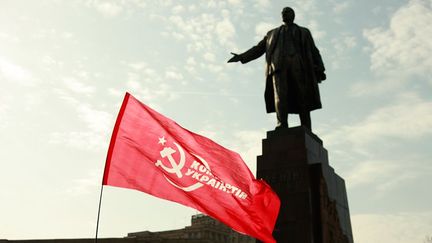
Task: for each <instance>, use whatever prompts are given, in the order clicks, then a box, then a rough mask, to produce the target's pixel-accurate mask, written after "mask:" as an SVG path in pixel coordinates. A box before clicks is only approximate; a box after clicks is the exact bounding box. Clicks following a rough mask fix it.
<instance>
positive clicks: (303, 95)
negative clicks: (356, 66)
mask: <svg viewBox="0 0 432 243" xmlns="http://www.w3.org/2000/svg"><path fill="white" fill-rule="evenodd" d="M294 17H295V13H294V10H293V9H292V8H290V7H286V8H284V9H283V10H282V20H283V22H284V24H283V25H282V26H280V27H278V28H275V29H273V30H270V31H269V32H268V33H267V35H266V36H265V37H264V39H263V40H261V41H260V42H259V43H258V44H257V45H256V46H254V47H252V48H251V49H249V50H247V51H246V52H244V53H242V54H235V53H231V54H233V55H234V56H233V57H232V58H231V59H230V60H228V62H239V61H240V62H241V63H247V62H249V61H252V60H255V59H257V58H258V57H260V56H262V55H263V54H264V53H265V54H266V71H265V74H266V88H265V94H264V96H265V101H266V109H267V113H271V112H276V115H277V121H278V123H277V126H276V129H279V128H284V127H286V128H287V127H288V114H289V113H292V114H299V116H300V122H301V125H303V126H305V127H307V128H309V129H310V130H311V129H312V124H311V118H310V111H312V110H315V109H320V108H321V107H322V106H321V100H320V94H319V89H318V83H320V82H321V81H322V80H325V79H326V75H325V73H324V71H325V68H324V63H323V61H322V59H321V55H320V53H319V50H318V48H317V47H316V46H315V44H314V41H313V38H312V35H311V33H310V31H309V30H308V29H307V28H304V27H301V26H299V25H297V24H295V23H294Z"/></svg>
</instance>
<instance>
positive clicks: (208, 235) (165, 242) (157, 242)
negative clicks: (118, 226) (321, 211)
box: [0, 214, 255, 243]
mask: <svg viewBox="0 0 432 243" xmlns="http://www.w3.org/2000/svg"><path fill="white" fill-rule="evenodd" d="M54 242H59V243H93V242H94V239H47V240H1V239H0V243H54ZM98 242H100V243H255V239H254V238H252V237H249V236H246V235H243V234H240V233H237V232H236V231H234V230H232V229H231V228H229V227H228V226H226V225H224V224H222V223H220V222H219V221H217V220H215V219H213V218H211V217H209V216H206V215H203V214H197V215H193V216H192V220H191V225H190V226H186V227H185V228H183V229H176V230H168V231H159V232H151V231H140V232H133V233H129V234H128V235H127V236H126V237H123V238H102V239H98Z"/></svg>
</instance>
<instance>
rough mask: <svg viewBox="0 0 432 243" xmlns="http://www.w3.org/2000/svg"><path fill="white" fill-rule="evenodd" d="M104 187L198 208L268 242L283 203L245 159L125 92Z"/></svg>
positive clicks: (232, 226) (106, 169)
mask: <svg viewBox="0 0 432 243" xmlns="http://www.w3.org/2000/svg"><path fill="white" fill-rule="evenodd" d="M103 185H109V186H115V187H122V188H129V189H134V190H138V191H142V192H145V193H148V194H151V195H153V196H156V197H159V198H163V199H166V200H170V201H173V202H177V203H180V204H183V205H186V206H189V207H192V208H195V209H197V210H199V211H201V212H203V213H205V214H207V215H209V216H211V217H213V218H215V219H217V220H219V221H221V222H223V223H225V224H226V225H228V226H229V227H231V228H232V229H234V230H236V231H238V232H241V233H244V234H247V235H250V236H252V237H255V238H257V239H259V240H261V241H264V242H269V243H270V242H276V241H275V240H274V238H273V236H272V231H273V228H274V225H275V222H276V218H277V215H278V213H279V207H280V201H279V198H278V197H277V195H276V194H275V193H274V192H273V191H272V189H271V188H270V186H269V185H267V184H266V183H265V182H264V181H263V180H256V179H255V178H254V176H253V174H252V173H251V171H250V170H249V168H248V167H247V165H246V164H245V163H244V161H243V160H242V159H241V157H240V156H239V155H238V154H237V153H235V152H233V151H231V150H228V149H226V148H224V147H222V146H220V145H218V144H216V143H215V142H213V141H212V140H210V139H208V138H206V137H203V136H201V135H198V134H195V133H193V132H191V131H188V130H187V129H185V128H183V127H181V126H180V125H178V124H177V123H176V122H174V121H172V120H171V119H169V118H167V117H164V116H163V115H161V114H159V113H158V112H156V111H154V110H152V109H151V108H149V107H148V106H146V105H144V104H143V103H141V102H140V101H138V100H137V99H135V98H134V97H133V96H132V95H130V94H129V93H126V95H125V98H124V100H123V104H122V106H121V109H120V112H119V115H118V117H117V121H116V124H115V127H114V131H113V134H112V137H111V142H110V146H109V149H108V155H107V161H106V165H105V171H104V177H103Z"/></svg>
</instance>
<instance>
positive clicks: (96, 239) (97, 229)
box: [94, 184, 103, 243]
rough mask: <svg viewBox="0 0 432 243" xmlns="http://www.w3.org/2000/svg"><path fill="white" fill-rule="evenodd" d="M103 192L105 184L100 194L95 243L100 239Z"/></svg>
mask: <svg viewBox="0 0 432 243" xmlns="http://www.w3.org/2000/svg"><path fill="white" fill-rule="evenodd" d="M102 194H103V184H102V185H101V190H100V196H99V207H98V214H97V220H96V237H95V241H94V242H95V243H97V241H98V231H99V217H100V211H101V204H102Z"/></svg>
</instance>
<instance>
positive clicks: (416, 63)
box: [363, 0, 432, 88]
mask: <svg viewBox="0 0 432 243" xmlns="http://www.w3.org/2000/svg"><path fill="white" fill-rule="evenodd" d="M430 22H432V7H431V3H430V1H422V0H411V1H410V2H409V3H408V4H406V5H405V6H403V7H401V8H400V9H399V10H398V11H396V13H395V14H394V15H393V16H392V18H391V20H390V26H389V27H388V28H387V29H386V28H383V27H377V28H372V29H366V30H365V31H364V33H363V34H364V37H365V38H366V39H367V40H368V41H369V42H370V43H371V45H372V51H371V70H372V71H374V72H375V73H376V74H377V75H380V76H384V77H391V78H396V80H400V81H408V80H416V79H415V78H414V77H420V78H423V79H424V78H426V79H427V82H429V84H431V85H432V80H431V79H430V77H431V76H432V59H431V58H430V56H431V55H432V42H431V41H430V40H429V39H430V37H431V36H432V28H431V26H430V25H429V24H428V23H430ZM428 77H429V78H428ZM393 82H394V81H393ZM387 87H389V88H390V87H391V84H390V83H388V85H387Z"/></svg>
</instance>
